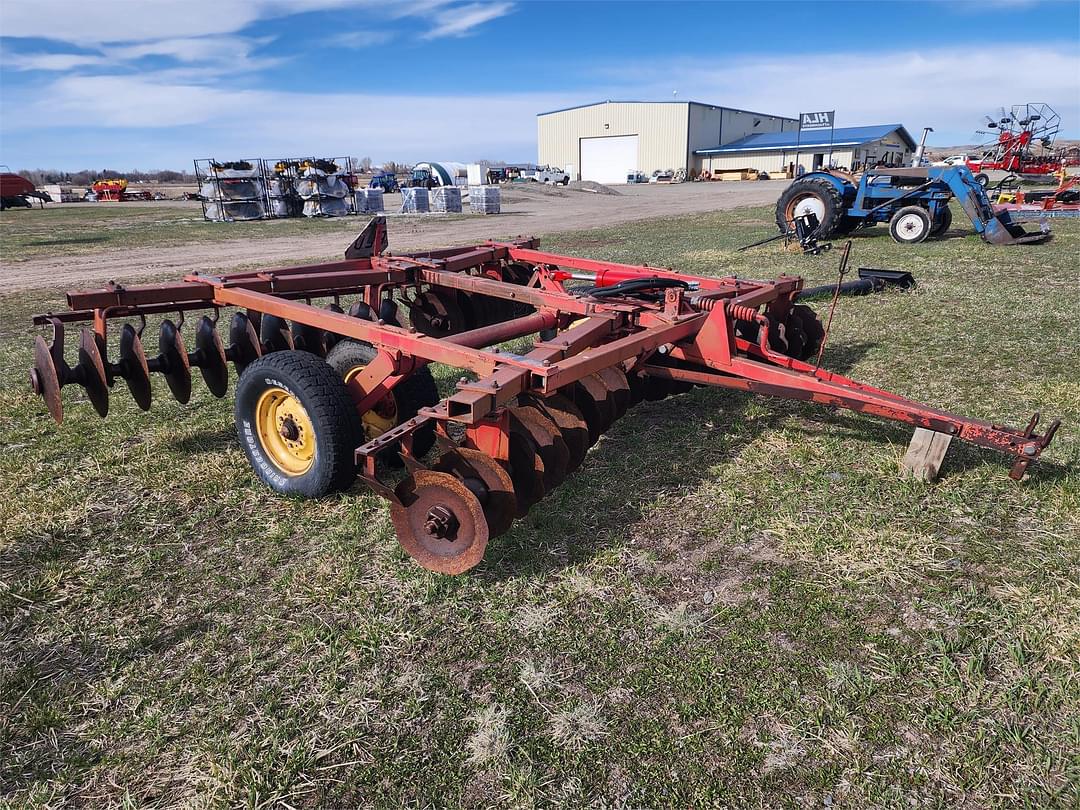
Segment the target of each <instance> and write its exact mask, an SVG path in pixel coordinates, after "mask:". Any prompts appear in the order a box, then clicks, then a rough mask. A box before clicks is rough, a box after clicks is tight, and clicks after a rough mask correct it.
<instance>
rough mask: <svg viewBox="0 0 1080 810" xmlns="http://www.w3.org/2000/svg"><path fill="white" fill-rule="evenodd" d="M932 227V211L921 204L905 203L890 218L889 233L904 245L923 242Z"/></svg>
mask: <svg viewBox="0 0 1080 810" xmlns="http://www.w3.org/2000/svg"><path fill="white" fill-rule="evenodd" d="M930 229H931V223H930V212H929V211H927V210H926V209H925V208H923V207H922V206H919V205H905V206H904V207H903V208H901V209H900V210H898V211H897V212H896V213H895V214H893V215H892V219H890V220H889V235H890V236H891V237H892V238H893V240H894V241H896V242H899V243H900V244H902V245H914V244H917V243H919V242H922V241H923V240H924V239H926V237H927V236H929V235H930Z"/></svg>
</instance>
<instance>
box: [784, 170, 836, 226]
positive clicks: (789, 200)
mask: <svg viewBox="0 0 1080 810" xmlns="http://www.w3.org/2000/svg"><path fill="white" fill-rule="evenodd" d="M806 214H813V215H814V216H815V217H817V221H818V226H817V228H816V229H814V231H813V236H814V238H816V239H828V238H830V237H832V236H833V235H835V234H837V233H839V232H840V231H841V226H842V223H843V221H844V218H845V217H844V198H843V196H842V195H841V194H840V192H839V191H838V190H837V188H836V186H834V185H833V184H832V183H830V182H829V181H828V180H813V179H811V180H796V181H795V182H794V183H792V184H791V185H790V186H788V187H787V188H786V189H784V193H783V194H781V195H780V199H779V200H777V201H776V227H777V228H779V229H780V232H781V233H787V232H788V231H791V230H794V227H795V226H794V225H793V224H792V220H794V219H795V218H796V217H801V216H805V215H806Z"/></svg>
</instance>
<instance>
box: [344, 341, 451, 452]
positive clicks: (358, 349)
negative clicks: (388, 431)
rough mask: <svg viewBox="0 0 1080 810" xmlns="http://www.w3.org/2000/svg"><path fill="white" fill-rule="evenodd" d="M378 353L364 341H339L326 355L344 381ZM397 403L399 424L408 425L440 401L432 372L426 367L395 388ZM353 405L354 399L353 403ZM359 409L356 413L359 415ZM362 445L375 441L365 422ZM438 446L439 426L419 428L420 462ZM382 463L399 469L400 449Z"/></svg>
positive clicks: (395, 448) (415, 446) (417, 448)
mask: <svg viewBox="0 0 1080 810" xmlns="http://www.w3.org/2000/svg"><path fill="white" fill-rule="evenodd" d="M377 354H378V350H377V349H376V348H375V347H374V346H372V345H371V344H369V343H364V342H363V341H361V340H353V339H351V338H346V339H345V340H342V341H339V342H338V343H337V344H335V345H334V348H332V349H331V350H330V353H329V354H327V355H326V362H327V363H328V364H329V365H330V367H331V368H332V369H333V370H334V371H335V373H337V375H338V376H339V377H340V378H341V379H343V380H344V379H345V378H346V377H347V376H348V375H349V373H350V372H352V371H353V370H354V369H356V368H362V367H363V366H366V365H367V364H368V363H370V362H371V361H372V360H374V359H375V356H376V355H377ZM393 395H394V402H395V403H396V405H397V422H398V424H400V423H401V422H405V421H407V420H409V419H412V418H413V417H414V416H416V414H417V413H419V411H420V409H421V408H429V407H431V406H432V405H435V404H436V403H438V401H439V389H438V386H436V385H435V378H434V377H432V376H431V370H430V369H429V368H427V367H426V366H425V367H424V368H422V369H420V370H419V371H414V372H413V373H412V374H410V375H409V376H408V377H406V378H405V379H404V380H402V381H401V382H399V383H398V384H397V385H395V386H394V388H393ZM350 403H351V399H350ZM355 412H356V410H355V407H354V409H353V413H354V414H355ZM359 429H360V432H361V434H362V437H363V438H362V440H361V441H368V440H370V439H373V438H375V435H377V434H374V433H372V434H371V435H369V434H368V431H367V429H366V428H365V426H364V425H363V423H362V422H361V425H360V428H359ZM434 444H435V425H434V424H433V423H431V422H428V423H427V424H425V425H423V426H422V427H420V428H418V429H417V430H416V431H415V432H414V433H413V455H415V456H416V457H417V458H419V457H421V456H423V455H425V454H426V453H427V452H428V450H430V449H431V447H432V445H434ZM379 459H380V461H382V462H383V463H384V464H387V465H391V466H396V465H398V464H400V463H401V459H400V458H399V457H398V445H397V444H396V443H395V444H393V445H391V446H389V447H387V448H386V450H384V451H382V452H381V453H380V454H379Z"/></svg>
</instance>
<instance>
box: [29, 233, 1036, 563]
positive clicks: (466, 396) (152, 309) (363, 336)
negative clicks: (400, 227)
mask: <svg viewBox="0 0 1080 810" xmlns="http://www.w3.org/2000/svg"><path fill="white" fill-rule="evenodd" d="M385 247H386V237H385V224H384V222H383V221H382V220H381V219H376V220H373V221H372V222H371V223H370V224H369V225H368V227H367V228H366V229H365V231H364V232H363V233H362V234H361V235H360V237H359V238H358V239H357V240H356V242H354V243H353V245H352V246H351V247H350V248H349V250H348V251H347V252H346V258H345V260H344V261H339V262H331V263H328V264H319V265H312V266H305V267H289V268H281V269H273V270H262V271H255V272H246V273H237V274H233V275H228V276H221V277H216V276H206V275H197V274H191V275H188V276H186V277H185V278H184V279H183V280H182V281H180V282H176V283H167V284H153V285H146V286H131V287H123V286H120V285H117V284H112V285H110V286H108V287H106V288H104V289H99V290H86V291H76V292H71V293H69V294H68V303H69V306H70V307H71V310H70V311H66V312H59V313H55V314H53V313H49V314H46V315H39V316H35V318H34V322H35V323H36V324H39V325H51V327H52V330H53V340H52V343H51V345H50V344H49V343H47V342H46V341H45V339H44V338H43V337H40V336H39V337H38V338H37V339H36V344H35V359H34V367H33V369H32V371H31V381H32V385H33V388H34V390H35V391H37V392H38V393H39V394H41V395H42V396H43V397H44V399H45V402H46V404H47V406H48V409H49V411H50V412H51V413H52V415H53V417H54V418H55V419H56V420H57V421H58V422H59V421H60V420H61V418H62V415H63V406H62V404H61V398H60V389H61V388H62V386H64V385H66V384H69V383H76V384H78V385H81V386H82V387H84V388H85V389H86V391H87V394H88V398H89V399H90V401H91V403H92V404H93V406H94V407H95V409H96V410H97V411H98V413H99V414H101V415H102V416H104V415H105V414H106V413H107V412H108V408H109V393H110V389H111V388H112V387H113V386H114V385H115V384H116V382H117V381H118V380H121V379H122V380H124V381H125V383H126V385H127V387H128V388H129V389H130V391H131V394H132V395H133V397H134V399H135V401H136V402H137V403H138V405H139V406H140V407H141V408H143V409H148V408H149V407H150V402H151V386H150V375H151V373H160V374H162V375H164V377H165V380H166V382H167V384H168V388H169V390H170V391H171V393H172V395H173V396H174V397H175V398H176V399H178V400H179V401H181V402H187V401H188V398H189V397H190V394H191V369H192V367H196V368H198V369H199V371H200V372H201V374H202V377H203V378H204V380H205V381H206V383H207V385H208V387H209V388H210V390H211V392H212V393H214V394H215V395H216V396H219V397H220V396H223V395H224V394H225V393H226V390H227V388H228V385H229V372H228V363H229V362H232V363H233V364H234V365H235V366H236V369H237V371H238V372H239V382H238V383H237V392H236V406H235V416H236V425H237V432H238V435H239V438H240V442H241V444H242V446H243V447H244V450H245V452H246V453H247V455H248V458H249V460H250V461H251V464H252V467H253V468H254V470H255V472H256V474H257V475H258V477H259V478H261V479H262V480H263V481H264V482H266V483H267V484H268V485H269V486H270V487H271V488H272V489H274V490H276V491H277V492H280V493H284V494H294V495H303V496H311V497H316V496H320V495H323V494H326V493H328V492H331V491H333V490H340V489H345V488H347V487H348V486H350V485H351V484H352V482H353V481H354V479H355V477H356V476H357V474H359V475H360V477H362V478H363V480H364V481H365V483H367V484H368V485H369V486H370V487H371V488H372V489H373V490H374V491H376V492H377V493H379V494H380V495H382V496H383V497H385V498H386V499H387V500H389V501H390V510H391V516H392V519H393V523H394V526H395V528H396V530H397V534H398V538H399V539H400V541H401V544H402V545H403V546H404V548H405V549H406V550H407V551H408V553H409V554H411V555H412V556H413V557H414V558H415V559H416V560H417V561H418V562H419V563H420V564H421V565H423V566H425V567H427V568H430V569H432V570H435V571H440V572H443V573H449V574H457V573H461V572H463V571H466V570H468V569H469V568H471V567H473V566H474V565H476V564H477V563H478V562H479V561H480V559H481V558H482V557H483V554H484V549H485V546H486V545H487V542H488V540H489V539H490V538H493V537H496V536H498V535H499V534H501V533H503V532H505V531H507V529H509V528H510V526H511V523H512V522H513V521H514V519H515V518H519V517H521V516H523V515H525V514H526V513H527V512H528V511H529V509H530V508H531V507H532V506H534V505H535V504H536V503H537V502H539V501H540V499H541V498H543V496H544V495H545V493H547V492H550V491H551V490H552V489H554V488H555V487H557V486H558V485H559V484H560V483H561V482H562V481H563V480H564V479H565V478H566V477H567V475H569V474H570V473H571V472H573V471H574V470H575V469H576V468H577V467H578V466H579V465H580V464H582V462H583V461H584V460H585V457H586V454H587V451H588V450H589V448H590V447H591V446H592V445H593V444H594V443H595V442H596V441H597V439H598V438H599V437H600V435H601V434H602V433H603V432H604V431H605V430H607V429H608V428H609V427H610V426H611V424H612V423H613V422H614V421H615V420H616V419H618V418H619V417H621V416H622V415H623V414H624V413H625V412H626V411H627V409H628V408H630V407H631V406H633V405H635V404H636V403H638V402H640V401H641V400H643V399H650V400H656V399H661V398H663V397H666V396H669V395H672V394H677V393H680V392H683V391H687V390H689V389H690V388H691V387H693V386H695V385H712V386H719V387H722V388H729V389H734V390H737V391H747V392H753V393H760V394H769V395H772V396H777V397H785V398H789V399H797V400H805V401H811V402H816V403H820V404H822V405H829V406H835V407H840V408H847V409H850V410H854V411H858V412H861V413H866V414H871V415H873V416H877V417H881V418H884V419H889V420H893V421H897V422H903V423H906V424H909V425H913V426H916V427H919V428H923V429H925V430H928V431H933V432H934V433H937V434H942V435H943V436H945V437H950V438H952V437H955V438H959V439H961V440H964V441H967V442H971V443H973V444H976V445H980V446H982V447H989V448H993V449H995V450H998V451H1000V452H1002V453H1005V454H1006V455H1008V456H1010V457H1011V458H1012V459H1013V463H1012V471H1011V475H1012V477H1013V478H1020V477H1021V476H1022V475H1023V474H1024V471H1025V470H1026V468H1027V466H1028V464H1030V463H1031V462H1032V461H1033V460H1035V459H1036V458H1038V457H1039V455H1040V454H1041V453H1042V451H1043V450H1044V449H1045V448H1046V446H1047V445H1048V444H1049V443H1050V441H1051V439H1052V438H1053V435H1054V432H1055V430H1056V429H1057V423H1056V422H1055V423H1054V424H1053V425H1051V426H1050V428H1049V429H1048V430H1047V431H1046V432H1045V433H1044V434H1042V435H1039V434H1037V433H1036V432H1035V427H1036V424H1037V421H1038V415H1036V416H1035V417H1033V418H1032V420H1031V422H1030V424H1029V425H1028V426H1027V428H1026V429H1023V430H1015V429H1012V428H1007V427H1003V426H1000V425H994V424H990V423H987V422H981V421H977V420H975V419H969V418H967V417H964V416H957V415H955V414H951V413H947V412H945V411H942V410H939V409H937V408H932V407H929V406H927V405H921V404H919V403H917V402H913V401H911V400H909V399H905V398H904V397H901V396H898V395H896V394H892V393H889V392H887V391H882V390H879V389H877V388H873V387H871V386H869V385H864V384H862V383H859V382H856V381H854V380H850V379H847V378H845V377H842V376H840V375H838V374H833V373H831V372H828V371H826V370H824V369H822V368H820V367H819V357H820V352H821V349H822V344H823V341H824V340H825V338H826V330H825V329H823V328H822V325H821V323H820V321H819V320H818V318H817V317H816V315H815V314H814V312H813V311H812V310H811V309H810V308H809V307H807V306H805V305H802V304H797V303H795V298H796V296H797V295H798V293H799V292H800V290H801V289H802V286H803V283H802V279H801V278H798V277H792V276H780V277H779V278H776V279H774V280H772V281H753V280H747V279H740V278H735V277H727V278H706V277H698V276H689V275H684V274H681V273H676V272H672V271H671V270H666V269H659V268H654V267H648V266H636V265H625V264H615V263H612V262H603V261H593V260H589V259H581V258H574V257H569V256H559V255H555V254H552V253H547V252H544V251H541V250H539V249H538V246H537V243H536V242H535V240H531V239H526V240H518V241H514V242H510V243H495V242H489V243H486V244H483V245H477V246H472V247H461V248H449V249H443V250H434V251H428V252H426V253H423V254H411V255H392V254H389V253H386V252H385V250H384V249H385ZM845 259H846V251H845ZM346 297H350V298H352V299H354V300H353V303H352V305H351V306H350V307H349V309H348V311H344V309H343V306H344V303H343V302H344V300H345V298H346ZM316 300H321V302H323V303H322V305H321V306H316V305H314V304H313V303H312V301H316ZM225 307H235V308H237V309H236V310H235V311H234V312H233V314H232V315H231V316H230V321H229V329H228V333H229V345H228V346H226V345H225V344H224V343H223V341H222V340H221V338H220V336H219V335H218V331H217V328H216V326H217V323H218V320H219V319H218V314H219V311H220V310H221V309H222V308H225ZM402 308H405V309H407V310H408V313H409V324H410V325H409V326H402V325H401V322H400V321H399V314H400V312H401V309H402ZM199 310H204V311H209V312H212V313H213V314H212V315H204V316H203V317H202V318H200V320H199V322H198V324H197V326H196V328H195V331H194V349H193V350H192V351H189V350H188V348H187V347H186V345H185V341H184V339H183V337H182V335H181V333H182V331H183V330H182V327H183V324H184V315H185V314H186V313H189V312H192V311H199ZM173 313H179V315H173ZM153 315H168V316H171V317H165V318H164V319H163V320H162V321H161V326H160V330H159V335H158V354H157V355H156V356H154V357H148V356H147V355H146V354H145V352H144V350H143V347H142V338H141V333H142V331H143V327H145V324H146V316H153ZM173 318H175V320H173ZM117 319H121V320H125V321H128V322H125V323H124V325H123V326H122V327H121V329H120V332H119V335H118V341H117V343H116V344H115V345H116V346H117V347H118V349H117V354H116V359H115V360H111V359H109V358H108V356H107V353H106V349H107V346H108V345H109V344H108V341H107V338H108V337H109V332H108V328H109V326H110V323H111V322H113V321H114V320H117ZM130 321H134V322H136V323H139V324H140V326H139V328H136V327H135V326H133V325H132V323H131V322H130ZM80 322H81V323H85V324H87V326H85V327H84V328H83V329H82V330H81V336H80V340H79V351H78V357H79V359H78V362H77V363H76V364H75V365H74V366H70V365H68V364H67V363H66V362H65V360H64V356H63V331H64V325H65V324H68V323H80ZM537 336H539V339H535V338H536V337H537ZM113 337H114V338H115V337H117V336H115V335H114V336H113ZM526 337H533V338H534V340H533V342H532V343H531V348H529V349H528V350H527V351H525V352H524V353H518V352H515V351H510V350H508V349H507V348H505V347H504V346H503V344H506V343H507V342H508V341H512V340H515V339H520V338H526ZM430 363H443V364H446V365H449V366H453V367H456V368H458V369H461V370H462V372H463V373H464V375H463V376H462V377H461V378H460V382H459V383H458V384H457V386H456V389H455V390H454V392H453V393H452V394H450V396H448V397H446V398H444V399H439V397H438V394H437V393H436V390H435V385H434V381H433V379H432V378H431V376H430V371H429V369H427V368H426V367H427V365H428V364H430ZM436 444H437V445H438V447H437V452H436V453H434V454H432V455H435V456H436V457H435V458H434V460H430V457H429V456H428V451H429V450H430V449H431V448H432V446H433V445H436ZM426 459H428V460H426ZM402 463H404V467H405V476H404V478H403V480H401V481H400V482H399V483H397V485H396V486H394V487H391V486H390V485H389V484H387V483H385V482H386V480H387V478H386V467H387V466H392V465H394V464H396V465H397V466H399V467H400V466H401V464H402Z"/></svg>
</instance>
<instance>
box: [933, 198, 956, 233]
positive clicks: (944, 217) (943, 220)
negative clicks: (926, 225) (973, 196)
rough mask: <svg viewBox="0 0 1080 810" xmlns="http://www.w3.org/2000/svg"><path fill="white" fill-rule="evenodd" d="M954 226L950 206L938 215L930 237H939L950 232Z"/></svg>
mask: <svg viewBox="0 0 1080 810" xmlns="http://www.w3.org/2000/svg"><path fill="white" fill-rule="evenodd" d="M951 225H952V209H951V208H949V206H947V205H946V206H945V207H944V208H942V209H941V213H940V214H938V217H937V219H936V220H935V221H934V227H932V228H931V229H930V236H933V237H937V236H941V235H942V234H943V233H945V232H946V231H948V230H949V227H950V226H951Z"/></svg>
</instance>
